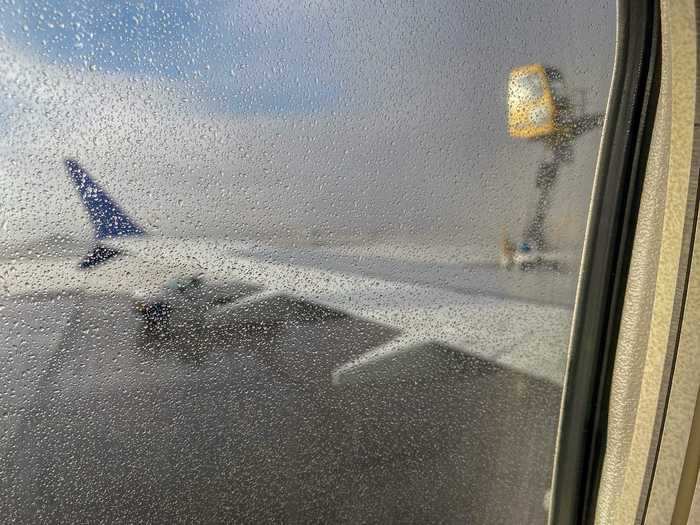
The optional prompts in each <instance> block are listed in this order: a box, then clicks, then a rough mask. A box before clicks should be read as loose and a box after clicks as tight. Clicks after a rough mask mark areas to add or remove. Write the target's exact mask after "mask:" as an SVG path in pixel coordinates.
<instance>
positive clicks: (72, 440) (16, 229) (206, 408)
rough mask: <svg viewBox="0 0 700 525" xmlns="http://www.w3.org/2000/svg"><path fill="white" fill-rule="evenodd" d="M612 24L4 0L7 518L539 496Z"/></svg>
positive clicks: (543, 491) (385, 11) (1, 479)
mask: <svg viewBox="0 0 700 525" xmlns="http://www.w3.org/2000/svg"><path fill="white" fill-rule="evenodd" d="M614 41H615V3H614V2H612V1H601V2H595V3H584V2H569V3H559V2H556V1H553V0H552V1H548V0H545V1H542V2H538V3H531V2H506V1H500V0H499V1H497V2H494V1H483V2H464V1H457V0H449V1H447V2H428V3H425V4H413V3H410V4H407V3H404V2H374V1H359V2H338V1H335V0H313V1H309V2H303V3H297V2H282V1H277V0H242V1H241V2H237V3H226V2H208V1H194V0H191V1H183V2H178V3H171V2H155V1H148V2H92V1H83V0H59V1H53V0H52V1H49V0H36V1H28V0H27V1H25V0H16V1H13V2H6V3H2V5H0V127H1V128H2V133H0V387H1V388H0V416H1V417H0V515H2V516H3V521H4V520H7V521H17V522H26V523H34V522H93V521H95V522H162V523H172V522H304V523H306V522H332V523H335V522H347V523H360V522H374V523H379V522H414V523H431V522H445V523H464V522H467V523H542V522H543V521H544V520H545V519H546V515H547V505H548V503H547V498H548V493H549V490H550V485H551V477H552V474H551V471H552V465H553V456H554V445H555V440H556V431H557V424H558V416H559V406H560V397H561V392H562V383H563V377H564V370H565V367H566V362H567V342H568V337H569V330H570V326H571V319H572V309H573V303H574V296H575V289H576V281H577V276H578V269H579V264H580V259H581V250H582V243H583V236H584V229H585V224H586V214H587V211H588V208H589V202H590V193H591V188H592V183H593V176H594V167H595V163H596V154H597V150H598V145H599V142H600V127H599V125H600V122H601V120H602V116H603V111H604V108H605V105H606V100H607V97H608V91H609V87H610V81H611V74H612V63H613V54H614ZM522 67H526V68H530V69H527V70H528V71H537V72H538V73H537V74H530V75H529V76H524V77H520V78H521V82H520V84H518V86H520V87H521V88H523V89H525V91H527V93H530V94H533V93H534V94H538V96H537V97H534V95H533V96H532V97H525V99H523V100H521V101H520V102H522V103H523V105H522V107H520V106H518V111H520V112H521V114H517V115H515V117H517V118H519V119H520V120H519V121H518V122H517V123H516V127H515V128H512V129H517V132H518V134H519V135H517V136H516V135H511V134H509V129H511V128H509V122H508V119H509V118H510V117H509V113H508V107H509V103H513V101H509V100H508V96H509V89H508V86H509V78H510V75H511V72H512V71H514V70H516V69H517V68H522ZM533 68H534V69H533ZM526 79H529V80H528V82H525V80H526ZM546 94H550V95H551V96H549V98H547V97H546V96H545V95H546ZM555 95H556V96H555ZM521 98H522V97H521ZM514 103H515V104H517V103H519V102H518V101H516V102H514ZM528 104H529V105H528ZM544 104H549V105H544ZM511 105H512V104H511Z"/></svg>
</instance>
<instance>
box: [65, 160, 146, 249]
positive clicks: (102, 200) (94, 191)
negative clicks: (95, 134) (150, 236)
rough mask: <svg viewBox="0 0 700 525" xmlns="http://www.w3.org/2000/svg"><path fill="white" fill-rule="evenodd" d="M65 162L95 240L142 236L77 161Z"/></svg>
mask: <svg viewBox="0 0 700 525" xmlns="http://www.w3.org/2000/svg"><path fill="white" fill-rule="evenodd" d="M65 162H66V168H67V169H68V174H69V175H70V177H71V179H72V181H73V184H74V185H75V187H76V189H77V190H78V193H79V194H80V199H81V200H82V201H83V206H85V209H86V210H87V212H88V214H89V215H90V222H92V226H93V227H94V228H95V239H96V240H100V239H109V238H113V237H126V236H129V235H143V233H144V232H143V230H142V229H141V227H140V226H138V225H137V224H136V223H135V222H134V221H133V220H131V219H130V218H129V217H128V216H127V215H126V213H124V212H123V211H122V210H121V209H120V208H119V206H117V205H116V204H115V203H114V202H113V201H112V199H111V198H110V197H109V195H107V193H106V192H105V191H104V190H103V189H102V188H100V186H99V185H98V184H97V183H96V182H95V181H94V180H92V178H91V177H90V175H89V174H88V172H87V170H85V169H84V168H83V167H82V166H81V165H80V164H78V161H76V160H73V159H66V161H65Z"/></svg>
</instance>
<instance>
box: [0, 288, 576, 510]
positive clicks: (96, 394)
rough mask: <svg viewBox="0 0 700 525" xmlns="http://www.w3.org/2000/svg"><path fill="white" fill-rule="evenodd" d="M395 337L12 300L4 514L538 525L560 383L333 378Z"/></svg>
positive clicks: (509, 378)
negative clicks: (181, 323)
mask: <svg viewBox="0 0 700 525" xmlns="http://www.w3.org/2000/svg"><path fill="white" fill-rule="evenodd" d="M393 335H394V334H393V333H392V331H391V329H389V328H387V327H384V326H380V325H377V324H374V323H371V322H368V321H364V320H359V319H356V318H352V317H349V316H344V315H341V316H330V317H328V318H325V319H316V320H308V319H307V320H298V321H295V320H292V321H290V322H285V323H282V324H277V325H274V326H258V327H251V326H249V325H240V324H237V323H236V322H235V320H228V319H218V320H217V321H216V322H215V323H203V324H196V325H192V326H190V327H187V326H185V327H183V328H182V329H181V330H178V331H176V332H175V333H168V334H165V335H163V334H149V333H147V332H145V331H144V330H143V326H142V324H141V321H140V319H139V318H138V316H137V314H136V312H135V311H134V309H133V306H132V304H131V301H130V299H128V298H127V297H121V296H115V295H109V296H91V295H86V294H84V293H81V292H78V293H73V294H66V295H65V296H63V297H54V298H41V299H37V298H34V299H32V298H31V297H23V298H22V297H15V298H12V299H6V298H3V300H2V310H1V311H0V337H1V338H2V348H3V351H2V353H3V356H2V361H1V363H2V364H1V365H0V383H1V384H2V385H3V390H2V405H3V414H2V422H1V427H0V428H2V432H1V433H0V447H1V449H0V450H1V454H0V458H1V463H0V473H1V474H2V475H1V476H0V479H1V480H2V481H1V483H2V486H1V487H0V494H1V496H0V514H2V515H3V516H5V518H7V519H8V520H10V519H14V520H17V521H20V522H79V521H80V522H88V521H89V522H158V523H174V522H202V521H207V522H224V521H228V522H231V521H235V522H287V523H289V522H295V523H301V522H304V523H308V522H334V523H336V522H337V523H379V522H388V521H391V522H413V523H426V522H436V521H439V522H444V523H464V522H468V523H511V522H519V523H531V522H532V523H541V522H542V521H543V520H544V519H545V510H544V506H543V499H544V496H545V493H546V491H547V490H548V486H549V482H550V476H551V468H552V461H553V447H554V441H555V435H556V429H557V418H558V411H559V402H560V394H561V392H560V387H558V386H556V385H554V384H552V383H549V382H547V381H545V380H542V379H535V378H532V377H529V376H527V375H525V374H522V373H518V372H515V371H513V370H508V369H505V368H502V367H500V366H498V365H495V364H493V363H490V362H488V361H486V360H484V359H482V358H479V357H477V356H476V355H469V354H466V355H465V354H461V353H454V352H449V351H446V350H445V349H440V348H436V349H434V352H433V354H434V355H436V356H438V358H436V359H437V360H433V361H429V362H428V363H430V364H426V368H424V369H420V368H418V367H416V368H413V369H411V370H410V373H408V374H403V375H399V376H394V377H387V380H386V381H376V382H373V383H370V384H360V385H342V386H337V385H333V384H332V383H331V381H330V375H331V371H332V370H333V368H334V367H336V366H338V365H339V364H340V363H343V362H345V361H347V359H349V358H352V357H353V356H355V355H359V354H361V353H362V352H364V351H366V350H367V349H368V348H371V347H373V346H376V345H378V344H381V343H382V342H384V341H386V340H388V339H390V338H391V337H393ZM562 351H564V349H562Z"/></svg>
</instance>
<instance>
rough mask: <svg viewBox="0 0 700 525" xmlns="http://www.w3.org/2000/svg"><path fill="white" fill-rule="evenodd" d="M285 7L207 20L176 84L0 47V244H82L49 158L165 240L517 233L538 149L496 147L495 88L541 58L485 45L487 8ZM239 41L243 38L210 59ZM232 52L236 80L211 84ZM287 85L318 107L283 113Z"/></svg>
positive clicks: (604, 75) (601, 89) (580, 188)
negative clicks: (59, 237)
mask: <svg viewBox="0 0 700 525" xmlns="http://www.w3.org/2000/svg"><path fill="white" fill-rule="evenodd" d="M290 4H291V3H289V4H288V3H286V2H273V1H271V0H269V1H265V2H247V3H244V4H243V7H242V8H240V9H239V10H238V11H232V9H233V8H231V7H229V6H228V5H226V6H221V7H220V9H219V10H218V11H216V13H215V15H211V14H208V15H207V16H209V17H210V18H211V17H212V16H214V17H215V18H216V19H218V20H219V22H218V25H217V28H218V29H217V30H218V33H216V34H215V35H212V36H211V37H207V38H201V39H199V40H196V39H195V42H194V43H193V44H192V45H195V44H200V45H201V46H202V48H201V49H198V50H197V51H196V52H193V53H192V54H191V55H190V54H189V53H188V52H187V50H185V52H183V56H184V58H182V57H180V58H178V60H184V59H186V58H189V59H192V61H194V62H195V63H194V64H193V66H192V68H191V70H190V73H187V74H184V73H183V74H175V75H168V74H156V73H157V72H160V73H163V72H165V73H167V71H168V69H167V67H165V66H164V65H163V66H160V67H158V68H156V70H157V71H156V72H154V71H153V70H150V69H148V68H146V69H145V70H140V69H139V68H131V69H129V68H122V67H112V68H110V67H108V66H109V64H105V63H97V64H96V63H95V60H90V58H91V57H94V55H91V54H90V53H88V54H82V55H81V54H77V55H75V57H80V59H78V58H74V59H72V60H67V59H66V58H65V57H64V58H63V59H60V58H57V57H56V53H48V52H46V50H45V47H44V46H41V45H38V44H37V43H36V42H34V41H32V42H30V44H31V45H28V44H26V43H25V44H21V43H18V42H17V41H16V40H13V39H12V38H6V39H5V41H4V43H2V45H0V100H2V102H0V125H2V126H3V128H4V130H6V131H7V132H6V133H4V134H3V137H1V138H0V154H1V155H2V158H3V159H5V161H4V164H3V165H1V166H0V188H1V189H0V191H1V194H0V203H1V207H0V214H1V217H2V218H1V219H0V222H2V223H4V224H5V227H4V230H0V235H5V236H8V237H14V238H27V237H31V236H36V237H42V236H49V235H55V234H56V233H64V234H69V235H77V236H80V235H82V236H85V235H87V234H88V233H89V228H88V224H87V221H86V219H85V217H83V215H82V214H81V213H80V212H79V211H78V210H79V204H78V200H77V196H76V195H75V192H74V191H73V189H72V188H71V187H70V186H69V184H68V181H67V178H66V176H65V172H64V168H63V166H62V164H61V161H62V159H63V158H65V157H66V156H73V157H76V158H78V159H80V160H81V162H82V163H83V164H84V165H85V167H86V168H87V169H88V170H89V171H91V173H92V174H93V176H94V177H95V178H96V179H97V180H98V181H100V182H101V183H102V184H103V185H104V186H105V187H106V188H107V190H108V191H109V192H110V193H112V194H113V196H114V197H115V198H116V199H117V200H118V201H119V202H120V203H122V205H123V207H124V208H125V209H126V210H127V211H128V212H129V213H131V214H133V215H134V216H135V217H136V218H137V219H138V220H139V221H140V222H141V223H142V224H144V225H145V226H146V227H147V228H148V229H149V230H151V231H153V232H156V233H158V232H160V233H162V234H164V235H177V236H190V235H196V236H210V237H218V236H228V237H230V238H240V237H250V236H264V237H266V238H270V237H274V236H277V237H278V238H280V239H286V240H287V241H292V240H295V239H301V240H303V239H304V238H306V237H308V236H309V235H311V234H312V233H313V234H314V235H316V234H319V233H320V234H321V235H330V234H333V235H335V236H336V238H341V239H355V240H362V239H368V238H377V237H379V238H392V237H401V238H418V237H422V238H424V239H433V240H435V242H443V241H449V242H456V243H459V242H462V243H477V244H479V243H485V244H488V243H495V242H496V241H495V239H496V238H497V237H498V235H499V234H500V229H501V226H502V225H504V224H505V225H508V227H509V228H511V229H512V230H514V231H516V232H517V230H518V229H519V228H521V226H520V225H521V224H522V223H523V222H524V220H525V217H526V215H527V213H528V207H529V206H530V205H531V201H532V197H533V196H534V187H533V186H534V184H533V182H532V177H531V174H532V173H534V168H535V166H536V163H537V161H538V158H539V155H540V154H541V151H540V150H539V148H538V147H537V146H536V145H533V144H526V143H518V142H514V141H513V140H511V139H510V138H509V137H507V136H506V134H505V129H504V126H503V102H504V101H503V93H502V89H501V88H502V87H503V86H502V84H503V83H504V82H505V78H506V75H507V71H508V69H509V67H511V65H513V63H522V62H525V61H531V60H532V57H533V56H542V57H543V58H546V57H547V56H549V57H551V58H550V59H549V60H550V61H552V62H559V61H560V60H561V59H560V58H557V57H556V56H555V55H556V52H555V51H552V50H551V49H550V48H551V45H546V44H544V43H539V44H538V43H534V44H529V47H528V46H525V45H524V44H523V45H521V47H523V48H524V49H520V50H518V51H517V52H515V51H513V48H514V47H515V46H514V40H513V39H514V37H513V36H512V35H511V36H509V35H504V34H500V35H499V33H498V31H499V30H500V29H502V28H503V27H507V24H508V23H509V20H510V21H511V23H512V19H513V17H514V16H515V15H513V13H510V14H508V13H507V12H506V13H503V12H499V11H498V10H493V8H488V6H487V5H486V4H484V5H476V7H474V9H473V12H470V11H469V10H468V9H467V8H465V7H464V6H463V5H462V4H461V3H458V2H454V3H446V4H445V5H444V6H439V7H437V8H435V9H433V10H428V8H427V7H411V6H408V7H406V6H403V7H397V6H392V7H382V6H381V4H379V3H374V2H360V3H353V4H352V5H350V3H347V4H334V3H330V2H320V1H319V2H310V3H307V4H299V6H296V5H295V6H292V5H290ZM489 9H491V11H489ZM512 9H514V10H516V11H517V9H520V8H516V7H513V8H512ZM596 13H597V15H598V16H599V17H602V16H603V15H604V14H605V11H604V10H603V9H599V10H598V11H596ZM470 15H472V16H470ZM509 17H510V18H509ZM535 19H536V17H535V18H531V19H530V24H532V23H533V20H535ZM567 20H568V19H567ZM142 23H143V22H142ZM518 23H522V24H526V22H525V21H523V22H518ZM540 23H545V22H540ZM567 23H569V25H570V24H571V23H573V22H571V23H570V22H568V21H567ZM576 23H578V22H576ZM547 24H548V22H547ZM205 25H206V24H205ZM564 25H565V24H564ZM207 27H208V26H207ZM227 27H238V28H240V27H246V28H247V32H246V33H245V35H242V34H240V33H236V32H234V31H231V34H230V35H229V37H230V38H229V37H227V38H229V39H228V40H225V39H224V38H223V36H221V35H223V33H225V30H226V28H227ZM30 29H31V28H30ZM565 29H566V28H565V27H564V28H563V29H560V31H564V30H565ZM570 29H571V28H570ZM576 31H579V32H582V36H581V38H584V40H586V39H587V40H586V41H587V42H589V43H590V42H591V40H592V37H591V35H595V36H596V38H598V39H599V38H600V35H599V34H598V33H597V32H595V31H592V30H591V29H590V27H589V29H588V33H586V32H585V31H584V30H583V29H576ZM217 35H218V36H217ZM246 35H247V36H246ZM220 36H221V38H219V37H220ZM238 37H240V38H241V39H242V40H246V38H248V40H249V41H248V42H247V43H246V44H245V46H244V45H241V46H239V47H235V46H234V47H231V48H224V47H222V45H223V44H222V42H229V41H236V39H237V38H238ZM110 38H114V35H113V36H112V37H110ZM178 38H179V39H181V37H178ZM256 38H257V39H258V40H257V42H258V43H257V44H255V45H252V42H253V40H255V39H256ZM212 42H215V44H212ZM521 44H522V42H521ZM572 45H573V44H572ZM576 45H578V44H576ZM597 45H598V46H599V49H602V50H607V51H599V55H598V56H597V57H596V60H595V61H594V66H595V67H593V66H587V65H585V64H584V65H583V66H581V68H582V71H583V72H582V73H579V74H578V75H577V74H576V73H575V72H574V73H572V74H571V75H570V78H571V79H572V80H573V81H574V82H578V83H579V85H581V80H580V79H581V78H584V80H585V81H584V82H583V85H584V86H592V89H593V90H594V92H593V94H592V95H591V96H590V97H589V100H590V101H591V102H590V103H595V104H598V105H599V106H600V105H603V104H604V99H605V96H606V92H605V90H606V88H607V83H608V82H609V68H610V63H611V57H610V52H611V46H612V43H611V40H610V41H608V42H602V43H599V44H597ZM49 47H50V46H49ZM195 47H196V45H195ZM166 48H167V46H166ZM243 48H246V50H245V51H244V53H249V55H250V56H248V57H247V58H246V60H247V62H246V63H247V64H248V66H247V68H248V69H247V71H246V72H245V74H241V75H239V77H238V78H237V79H234V80H229V79H228V77H230V76H231V75H230V70H231V68H232V65H231V64H232V63H233V62H235V60H237V59H238V58H239V57H240V56H242V55H241V54H240V52H241V50H242V49H243ZM83 49H84V48H83ZM305 49H306V51H304V50H305ZM557 52H559V53H560V55H561V56H565V55H566V54H567V53H568V54H571V53H572V50H571V49H569V50H568V51H567V50H564V51H557ZM217 53H218V54H217ZM601 54H602V55H601ZM202 57H206V58H207V59H206V60H203V59H202ZM584 58H585V57H583V55H581V60H584ZM195 59H196V60H195ZM168 60H170V59H168ZM173 60H174V59H173ZM227 62H228V63H227ZM174 63H175V62H173V61H172V60H171V61H170V62H168V64H170V66H172V65H173V64H174ZM280 64H282V65H281V66H280ZM166 65H167V64H166ZM205 66H209V67H210V69H209V71H210V72H211V71H213V72H211V73H209V76H208V77H207V76H204V77H200V76H197V75H193V74H192V73H191V71H195V70H196V71H200V70H201V71H206V67H205ZM606 68H607V69H606ZM243 69H244V70H245V69H246V68H243ZM225 75H227V76H225ZM297 77H298V79H297ZM261 82H267V83H269V85H271V86H273V85H275V86H277V87H276V88H275V89H277V91H276V93H277V94H278V95H275V96H277V97H278V99H279V100H278V102H275V103H266V104H262V105H261V106H258V108H257V110H254V111H239V110H235V107H236V105H235V104H232V103H231V100H233V99H235V97H239V98H240V97H242V98H243V99H245V98H246V97H248V98H250V96H249V95H246V93H248V94H250V93H255V92H256V89H257V88H256V86H259V85H260V83H261ZM297 82H298V85H297V84H295V83H297ZM219 84H220V85H219ZM293 85H296V86H297V87H296V88H295V89H297V90H298V91H299V92H301V93H304V92H309V93H311V92H312V91H313V90H314V89H318V93H326V95H318V94H316V95H313V94H312V95H309V97H307V102H308V101H309V100H315V101H316V102H315V103H301V104H297V105H296V106H294V104H292V105H289V104H287V105H286V106H285V104H284V103H283V101H282V100H283V99H284V98H285V97H287V99H289V98H290V97H292V98H293V96H294V95H290V93H292V92H293V91H294V89H291V88H289V86H293ZM202 86H205V88H206V89H204V88H202ZM315 86H318V88H316V87H315ZM260 92H265V90H264V89H263V90H262V91H260ZM267 93H275V90H274V89H272V88H270V89H268V90H267ZM275 96H273V97H272V98H270V99H269V100H274V99H275ZM324 96H327V98H325V99H324V98H323V97H324ZM302 98H303V97H302ZM319 101H322V103H320V102H319ZM586 140H588V141H589V142H587V143H583V144H582V148H584V150H586V151H592V152H593V155H594V154H595V148H596V144H595V137H593V136H591V138H589V139H586ZM593 160H594V159H592V158H591V154H590V153H589V154H588V155H585V154H584V155H579V156H578V161H577V162H579V163H578V164H576V166H572V168H571V173H570V174H569V175H568V181H567V184H569V189H571V188H572V187H573V188H574V191H573V193H574V194H576V195H579V196H580V198H578V197H577V199H572V200H575V201H576V202H579V201H580V210H577V209H576V206H577V204H576V203H574V204H573V205H572V206H570V208H572V209H573V211H571V213H573V214H574V219H573V220H572V221H570V223H571V224H573V225H574V226H573V227H572V228H571V230H572V231H573V232H574V233H573V234H571V236H573V237H574V238H578V234H579V232H580V231H581V229H580V228H579V229H577V226H576V225H579V226H580V225H581V224H582V221H583V217H584V216H585V210H586V209H587V194H586V191H588V190H587V189H586V188H587V187H588V188H589V187H590V181H591V180H592V169H593V164H594V162H593ZM579 173H584V174H585V175H584V176H580V175H579ZM566 177H567V175H566V174H565V178H566ZM562 213H566V212H562Z"/></svg>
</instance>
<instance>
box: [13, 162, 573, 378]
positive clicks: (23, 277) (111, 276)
mask: <svg viewBox="0 0 700 525" xmlns="http://www.w3.org/2000/svg"><path fill="white" fill-rule="evenodd" d="M66 167H67V169H68V172H69V175H70V178H71V180H72V182H73V184H74V185H75V187H76V189H77V190H78V193H79V195H80V198H81V201H82V203H83V205H84V207H85V209H86V211H87V212H88V215H89V216H90V221H91V223H92V225H93V228H94V232H95V238H94V241H95V243H96V245H97V246H98V247H99V248H100V249H103V250H107V251H108V252H107V253H111V255H110V256H109V257H107V258H104V259H102V260H99V261H98V262H97V263H96V264H85V261H86V260H87V258H83V262H82V263H81V264H79V265H76V264H75V261H74V260H72V259H70V258H53V259H51V258H47V259H42V260H36V259H29V260H24V261H18V260H13V261H12V262H11V263H8V262H3V263H0V266H2V267H4V271H2V281H0V287H2V289H3V291H4V293H5V294H6V295H30V294H37V293H41V294H45V295H46V294H49V295H50V294H62V293H66V292H71V291H83V292H87V293H94V294H110V293H118V294H126V295H128V296H131V297H133V298H134V299H137V300H139V301H144V302H148V301H151V300H159V301H168V298H167V296H164V292H163V290H164V287H165V285H166V283H169V282H173V280H176V279H181V278H182V277H183V276H197V279H200V280H203V281H206V282H207V283H209V284H211V285H212V286H219V287H222V288H226V287H227V288H228V289H229V290H234V292H231V293H230V294H229V295H228V296H227V299H226V300H224V301H217V300H214V299H212V300H211V304H209V305H207V306H208V307H207V308H204V309H200V310H198V312H200V314H201V315H202V317H203V318H205V319H208V320H209V321H215V320H216V319H236V320H239V321H241V322H253V323H254V322H273V321H274V322H277V321H294V319H297V318H300V316H301V317H303V316H305V315H306V316H309V315H311V316H323V315H328V313H329V312H338V313H341V314H342V315H348V316H353V317H356V318H361V319H364V320H367V321H370V322H373V323H376V324H378V325H381V326H385V327H388V328H390V329H392V330H393V332H392V333H394V334H395V336H394V337H393V338H392V339H390V340H389V341H388V342H386V343H384V344H381V345H380V346H377V347H373V348H366V349H363V350H362V351H361V352H359V353H358V354H357V355H354V356H352V358H351V359H349V360H346V361H344V362H339V363H337V364H336V366H335V367H334V369H333V371H332V375H331V379H332V381H333V383H334V384H337V385H342V384H347V383H356V382H362V381H374V380H387V379H389V378H392V377H398V376H402V375H404V376H406V375H407V374H408V375H407V377H411V374H412V373H414V372H415V370H417V369H418V368H421V366H422V365H421V363H425V361H426V360H428V362H433V361H435V360H440V362H443V363H452V365H450V366H460V365H459V362H460V360H459V356H465V355H470V354H471V355H477V356H480V357H482V358H485V359H487V360H489V361H491V362H494V363H497V364H500V365H503V366H506V367H508V368H512V369H516V370H519V371H522V372H525V373H527V374H528V375H530V376H534V377H538V378H543V379H546V380H548V381H551V382H552V383H555V384H558V385H561V384H562V381H563V377H564V370H565V366H566V349H567V346H568V345H567V342H568V336H569V334H568V326H569V324H570V317H571V310H570V308H568V307H566V306H560V305H553V304H532V303H529V302H527V301H524V300H518V299H513V298H509V297H499V296H493V295H485V294H475V293H469V292H463V291H459V290H453V289H449V288H446V287H444V286H440V285H439V284H430V283H428V284H420V283H419V280H418V279H415V280H414V279H411V278H410V276H408V277H406V276H402V278H401V279H395V278H392V276H391V275H390V274H389V275H385V276H381V277H378V276H369V275H366V274H363V271H362V268H357V269H356V270H354V271H345V270H338V269H336V268H333V264H332V260H331V259H330V258H329V259H328V260H327V262H328V264H325V263H324V259H323V258H322V257H321V258H320V259H319V261H317V262H316V263H315V265H308V264H299V263H292V262H289V261H286V262H285V261H279V260H274V257H266V258H265V260H261V259H260V258H259V257H256V256H255V254H254V253H253V252H251V251H250V250H249V248H248V247H247V246H246V245H244V244H233V245H231V244H222V243H218V242H215V241H203V240H202V241H200V240H194V241H193V240H169V239H158V238H151V237H149V236H148V235H146V234H145V232H144V230H143V229H142V228H141V227H140V226H138V225H137V222H136V221H134V220H133V219H131V218H129V217H128V216H127V215H126V213H124V212H123V211H122V210H121V208H120V207H119V206H117V205H116V204H115V203H114V202H113V200H112V199H111V198H110V197H109V196H108V194H107V193H106V192H104V190H102V188H101V187H100V186H99V185H98V184H97V182H95V181H94V180H93V179H92V178H91V177H90V176H89V174H88V173H87V171H86V170H85V169H83V168H82V167H81V166H80V165H79V164H78V163H77V162H76V161H73V160H69V161H66ZM94 253H95V251H93V254H94ZM98 255H99V254H98ZM108 259H109V260H108ZM436 271H439V268H436ZM494 271H498V270H497V269H494ZM183 297H185V298H186V296H183ZM184 306H185V307H186V299H184ZM421 369H422V370H426V369H428V370H429V369H430V367H427V368H426V367H425V366H422V368H421Z"/></svg>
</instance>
